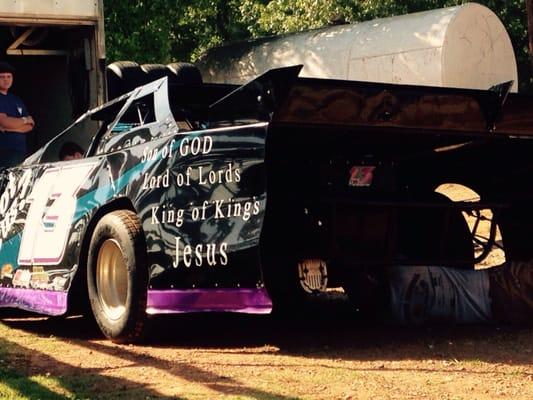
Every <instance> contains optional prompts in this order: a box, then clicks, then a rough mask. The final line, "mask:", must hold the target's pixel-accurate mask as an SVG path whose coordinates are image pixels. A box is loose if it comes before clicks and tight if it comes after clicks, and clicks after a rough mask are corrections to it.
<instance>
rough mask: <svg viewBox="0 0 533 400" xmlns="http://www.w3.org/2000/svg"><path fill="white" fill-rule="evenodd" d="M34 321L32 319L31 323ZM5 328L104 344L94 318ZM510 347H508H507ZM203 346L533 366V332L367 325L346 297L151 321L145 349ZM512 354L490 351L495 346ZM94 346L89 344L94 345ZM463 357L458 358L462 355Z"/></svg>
mask: <svg viewBox="0 0 533 400" xmlns="http://www.w3.org/2000/svg"><path fill="white" fill-rule="evenodd" d="M30 316H31V317H30ZM0 317H2V318H3V323H4V324H6V325H8V326H10V327H13V328H17V329H23V330H26V331H30V332H33V333H35V334H39V335H53V336H56V337H58V338H63V339H69V340H79V339H81V341H82V343H83V340H87V341H90V340H95V339H102V335H101V333H100V332H99V330H98V328H97V326H96V324H95V323H94V321H93V320H92V319H90V318H82V317H69V318H44V317H36V316H34V315H31V314H28V313H23V314H22V315H21V314H20V312H17V311H7V310H0ZM508 344H510V345H508ZM143 345H144V346H151V347H162V348H167V347H168V348H180V349H187V348H199V347H200V348H205V349H216V351H217V352H224V351H225V349H226V350H227V351H231V352H232V353H235V351H236V350H237V351H238V349H239V348H243V347H253V346H264V345H269V346H275V347H276V348H278V349H279V352H278V353H279V354H288V355H299V356H304V357H306V356H308V357H314V358H336V359H343V360H359V361H363V360H403V359H415V360H416V359H428V358H443V359H444V358H449V357H455V356H457V357H460V358H461V359H475V360H480V361H487V362H493V363H497V362H502V363H508V364H524V365H531V364H532V362H533V353H532V352H531V350H532V348H533V327H531V326H503V325H484V326H481V325H479V326H449V325H448V326H447V325H441V326H432V327H409V328H407V327H398V326H393V325H387V324H382V323H381V324H380V323H376V322H374V321H366V320H362V319H360V318H359V317H358V315H357V313H356V312H355V311H354V310H352V309H351V308H350V306H349V305H348V303H347V302H346V301H344V300H343V299H340V300H339V299H334V300H331V299H327V300H324V299H318V300H315V301H313V302H310V303H309V304H307V305H306V307H305V308H304V309H300V310H298V311H297V312H292V313H287V314H285V315H263V316H261V315H243V314H207V313H203V314H189V315H165V316H158V317H155V318H152V320H151V332H150V335H149V338H148V340H147V342H146V343H144V344H141V346H143ZM501 345H505V346H507V345H508V346H507V347H508V348H507V351H504V352H501V351H490V349H491V348H492V349H496V348H498V346H501ZM89 347H90V345H89ZM458 352H459V353H460V355H457V354H458Z"/></svg>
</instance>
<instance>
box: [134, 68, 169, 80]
mask: <svg viewBox="0 0 533 400" xmlns="http://www.w3.org/2000/svg"><path fill="white" fill-rule="evenodd" d="M141 70H142V71H143V72H144V73H145V74H146V77H147V82H152V81H155V80H158V79H161V78H164V77H165V76H171V72H170V71H169V70H168V68H167V67H166V65H163V64H143V65H141Z"/></svg>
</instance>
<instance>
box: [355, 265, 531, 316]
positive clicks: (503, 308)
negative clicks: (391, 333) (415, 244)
mask: <svg viewBox="0 0 533 400" xmlns="http://www.w3.org/2000/svg"><path fill="white" fill-rule="evenodd" d="M358 286H360V288H361V292H360V296H359V298H358V299H357V300H358V301H357V302H358V303H359V304H360V306H361V309H362V310H366V311H367V313H368V312H369V311H370V310H371V312H372V313H374V314H375V315H379V316H380V317H384V318H386V319H387V320H389V319H392V320H393V321H395V322H397V323H400V324H403V325H420V324H430V323H450V322H451V323H457V324H466V323H487V322H503V323H533V260H531V261H526V262H517V261H514V262H508V263H504V264H502V265H500V266H497V267H493V268H488V269H483V270H461V269H455V268H446V267H437V266H394V267H386V268H384V269H382V270H381V271H377V272H376V271H374V272H373V273H368V274H364V278H363V279H360V280H359V284H358Z"/></svg>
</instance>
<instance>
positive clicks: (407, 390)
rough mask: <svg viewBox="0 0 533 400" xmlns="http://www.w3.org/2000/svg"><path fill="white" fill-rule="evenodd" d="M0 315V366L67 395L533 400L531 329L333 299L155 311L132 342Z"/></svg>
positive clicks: (70, 325)
mask: <svg viewBox="0 0 533 400" xmlns="http://www.w3.org/2000/svg"><path fill="white" fill-rule="evenodd" d="M4 317H7V318H4V319H3V321H2V322H1V323H0V338H1V339H0V341H2V342H3V343H2V344H3V345H5V346H8V347H9V348H10V352H9V354H8V355H7V357H6V358H5V359H0V362H4V363H8V365H10V366H15V367H16V369H17V370H18V371H19V372H20V373H22V374H23V375H25V376H28V377H33V376H36V375H44V376H47V377H54V378H56V379H58V381H59V383H60V386H62V387H63V389H64V390H66V392H63V394H64V395H65V396H67V394H70V395H73V397H76V398H124V399H152V398H183V399H211V398H238V399H300V398H301V399H370V398H372V399H421V398H426V399H495V398H501V399H507V398H511V397H512V398H514V399H532V398H533V328H532V327H529V328H528V327H504V326H484V327H483V326H473V327H472V326H471V327H433V328H419V329H414V328H411V329H400V328H397V327H390V326H381V325H375V324H368V323H361V322H358V321H357V318H356V317H355V316H354V315H353V312H352V311H351V309H350V308H349V307H348V305H347V304H346V303H344V302H343V301H342V299H337V300H335V301H326V302H324V303H322V304H319V305H315V306H312V307H310V309H309V310H308V312H307V313H300V314H298V315H297V316H293V317H290V318H284V319H280V318H276V317H273V316H239V315H213V314H211V315H190V316H177V317H165V318H158V319H157V320H155V321H154V330H153V332H152V337H151V340H150V342H148V343H147V344H144V345H136V346H133V345H116V344H112V343H110V342H108V341H106V340H103V339H102V338H101V335H100V333H99V332H98V330H97V328H96V327H95V326H94V325H93V324H92V323H91V322H90V321H87V320H85V319H83V318H68V319H59V320H58V319H46V318H28V317H27V316H26V317H14V316H12V315H9V314H8V315H6V314H5V312H4ZM81 378H83V379H82V380H81V381H80V379H81ZM77 382H78V383H77ZM82 386H83V387H82ZM87 386H88V387H87ZM80 393H84V395H83V396H80V395H79V394H80ZM87 393H88V394H87ZM78 396H79V397H78Z"/></svg>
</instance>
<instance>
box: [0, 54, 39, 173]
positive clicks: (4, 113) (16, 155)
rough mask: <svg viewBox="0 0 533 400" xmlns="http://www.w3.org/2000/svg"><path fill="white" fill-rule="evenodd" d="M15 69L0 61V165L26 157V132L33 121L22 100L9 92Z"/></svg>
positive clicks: (8, 164)
mask: <svg viewBox="0 0 533 400" xmlns="http://www.w3.org/2000/svg"><path fill="white" fill-rule="evenodd" d="M14 72H15V69H14V68H13V67H12V66H11V65H10V64H8V63H7V62H0V167H12V166H14V165H18V164H20V163H21V162H22V161H23V160H24V158H25V157H26V134H27V133H28V132H30V131H31V130H33V127H34V126H35V122H34V121H33V118H32V117H31V116H29V115H28V110H27V109H26V106H25V105H24V103H23V102H22V100H21V99H20V98H19V97H17V96H15V95H14V94H11V93H9V89H11V86H12V85H13V74H14Z"/></svg>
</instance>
